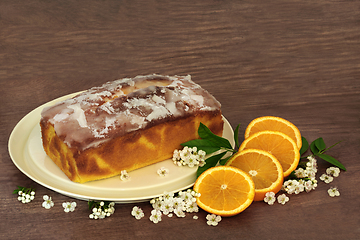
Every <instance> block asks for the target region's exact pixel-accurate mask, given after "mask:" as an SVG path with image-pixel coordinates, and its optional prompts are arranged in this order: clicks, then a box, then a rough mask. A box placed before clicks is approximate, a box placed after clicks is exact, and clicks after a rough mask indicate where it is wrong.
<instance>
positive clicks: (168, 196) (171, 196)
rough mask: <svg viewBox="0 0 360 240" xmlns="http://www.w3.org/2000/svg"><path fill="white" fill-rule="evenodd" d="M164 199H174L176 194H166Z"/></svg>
mask: <svg viewBox="0 0 360 240" xmlns="http://www.w3.org/2000/svg"><path fill="white" fill-rule="evenodd" d="M163 197H164V199H171V198H173V197H174V192H166V191H165V192H164V194H163Z"/></svg>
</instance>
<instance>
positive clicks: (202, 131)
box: [198, 123, 232, 149]
mask: <svg viewBox="0 0 360 240" xmlns="http://www.w3.org/2000/svg"><path fill="white" fill-rule="evenodd" d="M198 134H199V136H200V138H202V139H206V140H209V141H212V142H214V143H215V144H217V146H218V147H224V148H231V149H232V146H231V144H230V142H229V140H227V139H226V138H223V137H219V136H218V135H216V134H214V133H212V132H211V131H210V129H209V128H208V127H207V126H205V125H204V124H203V123H200V126H199V129H198Z"/></svg>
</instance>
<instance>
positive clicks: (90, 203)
mask: <svg viewBox="0 0 360 240" xmlns="http://www.w3.org/2000/svg"><path fill="white" fill-rule="evenodd" d="M94 204H95V201H89V202H88V205H89V210H90V211H91V210H92V209H93V206H94Z"/></svg>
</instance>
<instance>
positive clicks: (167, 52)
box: [0, 0, 360, 239]
mask: <svg viewBox="0 0 360 240" xmlns="http://www.w3.org/2000/svg"><path fill="white" fill-rule="evenodd" d="M151 73H159V74H164V75H187V74H191V76H192V79H193V80H194V81H195V82H196V83H198V84H200V85H201V86H202V87H203V88H205V89H207V90H208V91H209V92H211V93H212V94H213V95H214V96H215V97H216V98H217V99H218V100H219V101H220V102H221V104H222V111H223V114H224V116H225V117H226V118H227V119H228V120H229V122H230V123H231V125H232V127H233V128H234V127H235V126H236V125H237V124H238V123H241V128H240V138H239V139H240V141H242V140H243V134H244V130H245V128H246V125H247V124H248V123H249V122H250V121H251V120H252V119H254V118H256V117H259V116H263V115H274V116H280V117H283V118H286V119H288V120H290V121H291V122H293V123H294V124H295V125H296V126H298V128H299V129H300V131H301V133H302V135H303V136H304V137H306V138H307V139H308V140H309V141H313V140H315V139H316V138H318V137H323V139H324V140H325V143H326V144H327V145H328V146H330V145H332V144H334V143H336V142H338V141H342V142H341V143H340V144H339V145H337V146H336V147H334V148H332V149H331V150H329V151H328V154H330V155H332V156H333V157H335V158H337V159H338V160H339V161H340V162H342V163H343V164H344V165H345V167H346V168H347V171H346V172H345V171H342V172H341V173H340V176H339V177H338V178H335V180H334V181H333V182H332V183H330V184H325V183H324V182H322V181H320V180H319V177H320V175H321V174H322V173H324V172H325V170H326V168H327V167H329V166H330V165H329V164H328V163H326V162H324V161H322V160H320V159H319V160H318V165H319V170H318V175H317V179H318V181H319V183H318V187H317V188H316V190H315V191H312V192H310V193H301V194H299V195H290V201H289V202H288V203H287V204H285V205H281V204H274V205H273V206H269V205H267V204H266V203H264V202H255V203H253V204H252V205H251V206H250V207H249V208H248V209H246V210H245V211H244V212H243V213H241V214H239V215H237V216H234V217H231V218H223V220H222V221H221V222H220V223H219V225H218V226H216V227H212V226H208V225H207V224H206V219H205V217H206V215H207V213H206V212H204V211H203V210H200V211H199V212H198V213H197V214H196V215H197V216H198V217H199V218H198V219H197V220H195V219H193V217H192V216H193V215H194V214H188V215H187V216H186V217H185V218H177V217H172V218H168V217H163V220H162V221H161V222H159V223H158V224H154V223H152V222H151V221H150V220H149V219H148V218H149V216H150V211H151V210H152V207H151V205H150V204H149V202H143V203H136V204H135V203H130V204H116V206H115V208H116V212H115V213H114V214H113V215H112V216H111V217H109V218H106V219H103V220H91V219H89V217H88V216H89V214H90V211H89V210H88V209H87V202H86V201H81V200H76V199H72V198H70V197H67V196H64V195H61V194H59V193H57V192H55V191H52V190H50V189H48V188H46V187H44V186H42V185H40V184H38V183H36V182H34V181H32V180H31V179H30V178H28V177H26V176H25V175H24V174H23V173H22V172H21V171H20V170H18V169H17V168H16V166H15V165H14V164H13V162H12V160H11V158H10V156H9V153H8V139H9V136H10V134H11V131H12V130H13V128H14V127H15V126H16V124H17V123H18V121H20V120H21V118H22V117H24V116H25V115H26V114H28V113H29V112H30V111H31V110H33V109H35V108H36V107H38V106H40V105H42V104H44V103H46V102H48V101H50V100H53V99H55V98H58V97H60V96H63V95H66V94H69V93H73V92H77V91H80V90H85V89H88V88H90V87H93V86H98V85H101V84H102V83H104V82H106V81H109V80H115V79H119V78H123V77H134V76H136V75H140V74H151ZM0 99H1V104H0V119H1V120H0V123H1V125H0V126H1V127H0V136H1V138H0V147H1V148H0V159H1V161H0V169H1V170H0V171H1V175H0V189H1V195H0V196H1V204H0V211H1V219H2V220H1V223H0V238H1V239H50V238H51V239H122V238H123V239H135V238H136V239H138V238H142V239H359V234H360V201H359V199H360V191H359V190H360V189H359V185H360V180H359V179H360V178H359V176H360V175H359V171H360V150H359V149H360V135H359V134H360V113H359V108H360V3H359V1H324V0H318V1H297V0H287V1H281V0H275V1H258V0H254V1H226V0H225V1H187V0H184V1H166V0H164V1H151V0H150V1H115V0H104V1H94V0H87V1H84V0H79V1H40V0H29V1H13V0H11V1H10V0H3V1H0ZM17 185H21V186H27V187H30V186H33V187H35V188H36V198H35V199H34V200H33V201H32V202H31V203H28V204H22V203H20V202H19V201H18V200H17V196H16V195H13V194H12V191H13V190H14V189H15V188H16V186H17ZM331 186H337V187H338V189H339V191H340V193H341V195H340V196H339V197H334V198H332V197H329V196H328V193H327V189H329V187H331ZM45 194H46V195H49V196H51V197H52V198H53V200H54V203H55V206H54V207H53V208H52V209H50V210H46V209H44V208H42V207H41V204H42V201H43V200H42V196H43V195H45ZM66 201H76V202H77V207H76V210H75V211H74V212H72V213H65V212H64V211H63V207H62V206H61V204H62V202H66ZM135 205H137V206H139V207H141V208H142V209H143V210H144V213H145V218H143V219H141V220H136V219H135V218H134V217H132V216H131V215H130V212H131V210H132V207H133V206H135Z"/></svg>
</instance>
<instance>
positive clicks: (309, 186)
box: [304, 179, 317, 192]
mask: <svg viewBox="0 0 360 240" xmlns="http://www.w3.org/2000/svg"><path fill="white" fill-rule="evenodd" d="M316 187H317V180H316V179H313V180H307V181H305V183H304V188H305V191H306V192H310V191H311V190H314V189H315V188H316Z"/></svg>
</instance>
